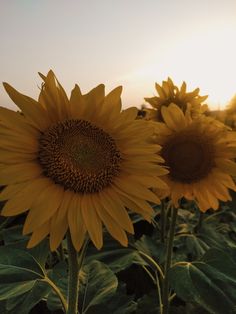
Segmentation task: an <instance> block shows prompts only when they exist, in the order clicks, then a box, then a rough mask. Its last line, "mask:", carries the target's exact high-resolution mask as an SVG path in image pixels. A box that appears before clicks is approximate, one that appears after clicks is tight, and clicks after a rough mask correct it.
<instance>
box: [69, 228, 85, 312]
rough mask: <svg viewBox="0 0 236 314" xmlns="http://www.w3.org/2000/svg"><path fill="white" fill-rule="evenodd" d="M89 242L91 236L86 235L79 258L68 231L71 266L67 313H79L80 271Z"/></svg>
mask: <svg viewBox="0 0 236 314" xmlns="http://www.w3.org/2000/svg"><path fill="white" fill-rule="evenodd" d="M88 243H89V238H88V237H86V239H85V241H84V244H83V247H82V249H81V252H80V255H79V258H78V253H77V251H76V249H75V247H74V245H73V243H72V239H71V235H70V232H68V233H67V248H68V266H69V283H68V311H67V312H66V313H67V314H77V313H79V312H78V298H79V272H80V269H81V268H82V266H83V262H84V258H85V255H86V250H87V246H88Z"/></svg>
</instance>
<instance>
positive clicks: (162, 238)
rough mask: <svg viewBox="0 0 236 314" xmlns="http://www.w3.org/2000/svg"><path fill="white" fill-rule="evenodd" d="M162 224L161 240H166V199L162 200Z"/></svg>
mask: <svg viewBox="0 0 236 314" xmlns="http://www.w3.org/2000/svg"><path fill="white" fill-rule="evenodd" d="M160 224H161V242H162V243H164V242H165V232H166V212H165V201H164V200H162V201H161V217H160Z"/></svg>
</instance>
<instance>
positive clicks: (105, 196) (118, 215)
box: [99, 188, 134, 234]
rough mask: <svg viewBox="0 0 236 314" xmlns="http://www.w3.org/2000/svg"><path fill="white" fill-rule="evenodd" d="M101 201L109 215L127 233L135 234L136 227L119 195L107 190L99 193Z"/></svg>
mask: <svg viewBox="0 0 236 314" xmlns="http://www.w3.org/2000/svg"><path fill="white" fill-rule="evenodd" d="M99 199H100V202H101V204H102V205H103V207H104V209H105V210H106V211H107V212H108V214H109V215H110V216H111V217H112V218H113V219H114V220H115V221H116V222H117V223H118V224H119V225H120V226H121V227H122V228H123V229H125V230H126V231H128V232H129V233H132V234H133V233H134V227H133V224H132V222H131V220H130V217H129V215H128V213H127V211H126V209H125V207H124V204H123V202H122V201H121V200H120V198H119V196H118V194H117V193H116V192H115V191H114V190H112V189H109V188H108V189H106V190H103V191H101V192H100V193H99Z"/></svg>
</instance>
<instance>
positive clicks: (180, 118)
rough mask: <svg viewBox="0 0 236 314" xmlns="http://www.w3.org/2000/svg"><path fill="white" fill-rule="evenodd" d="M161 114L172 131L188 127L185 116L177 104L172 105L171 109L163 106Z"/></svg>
mask: <svg viewBox="0 0 236 314" xmlns="http://www.w3.org/2000/svg"><path fill="white" fill-rule="evenodd" d="M161 114H162V117H163V119H164V120H165V122H166V124H167V126H168V127H169V128H170V129H171V130H174V131H178V130H179V129H180V128H184V127H185V126H186V121H185V117H184V114H183V112H182V110H181V109H180V108H179V107H178V106H176V105H175V104H170V105H169V107H165V106H162V107H161Z"/></svg>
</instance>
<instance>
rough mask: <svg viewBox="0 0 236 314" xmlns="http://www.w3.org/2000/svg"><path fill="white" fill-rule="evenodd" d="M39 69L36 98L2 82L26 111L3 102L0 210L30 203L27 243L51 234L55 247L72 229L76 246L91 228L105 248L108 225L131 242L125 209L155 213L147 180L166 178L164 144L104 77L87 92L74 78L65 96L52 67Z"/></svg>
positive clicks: (9, 212)
mask: <svg viewBox="0 0 236 314" xmlns="http://www.w3.org/2000/svg"><path fill="white" fill-rule="evenodd" d="M40 76H41V77H42V79H43V81H44V83H43V85H42V90H41V92H40V95H39V99H38V101H35V100H34V99H32V98H30V97H28V96H25V95H22V94H20V93H19V92H18V91H16V90H15V89H14V88H13V87H11V86H10V85H9V84H7V83H4V87H5V89H6V91H7V93H8V94H9V96H10V97H11V99H12V100H13V101H14V102H15V104H16V105H17V106H18V107H19V108H20V110H21V111H20V112H14V111H11V110H9V109H6V108H3V107H1V108H0V121H1V124H0V144H1V154H0V163H1V164H0V185H3V186H5V188H4V189H3V191H2V192H1V194H0V200H7V202H6V203H5V206H4V208H3V210H2V212H1V214H2V215H4V216H15V215H18V214H21V213H24V212H26V211H28V214H27V217H26V220H25V223H24V228H23V234H29V233H30V234H31V233H32V235H31V238H30V241H29V243H28V247H33V246H35V245H37V244H38V243H39V242H40V241H42V239H44V238H45V237H46V236H47V235H49V238H50V248H51V250H56V249H57V247H58V245H59V244H60V242H61V241H62V239H63V237H64V235H65V233H66V232H67V230H68V229H69V231H70V233H71V237H72V241H73V245H74V247H75V248H76V250H80V248H81V245H82V244H83V241H84V237H85V234H86V233H87V232H88V234H89V236H90V238H91V240H92V241H93V243H94V245H95V246H96V247H97V248H98V249H100V248H101V247H102V245H103V235H102V227H103V225H104V226H105V227H106V229H107V230H108V232H109V233H110V234H111V235H112V236H113V237H114V238H115V239H117V240H118V241H119V242H120V243H121V244H122V245H124V246H126V245H127V243H128V240H127V235H126V231H127V232H129V233H133V232H134V229H133V224H132V221H131V219H130V217H129V214H128V211H127V209H130V210H133V211H134V212H137V213H139V214H141V215H142V216H143V217H144V218H145V219H147V220H148V221H150V219H151V215H152V212H153V211H152V208H151V206H150V204H149V203H148V202H153V203H159V201H160V200H159V198H158V197H157V196H156V195H155V194H154V193H153V192H151V190H150V189H149V188H150V187H155V186H162V187H164V186H165V183H164V182H163V181H162V180H161V179H160V178H159V176H161V175H164V174H166V172H167V170H166V169H164V168H163V167H162V166H161V165H160V164H159V163H162V162H163V159H162V158H161V157H160V156H159V155H158V154H157V153H158V151H160V146H159V145H157V144H154V145H151V146H150V144H149V143H148V141H147V139H148V138H149V137H150V134H152V132H153V129H152V127H151V126H148V123H147V122H145V121H141V120H136V116H137V109H136V108H129V109H127V110H124V111H121V99H120V95H121V91H122V88H121V87H117V88H116V89H114V90H113V91H111V92H110V93H109V94H108V95H107V96H105V95H104V85H99V86H97V87H96V88H94V89H92V90H91V91H90V92H89V93H88V94H86V95H82V94H81V91H80V88H79V87H78V85H75V88H74V89H73V90H72V92H71V97H70V99H68V98H67V95H66V93H65V91H64V89H63V88H62V86H61V85H60V83H59V82H58V81H57V79H56V77H55V75H54V73H53V72H52V71H49V73H48V75H47V76H44V75H42V74H40Z"/></svg>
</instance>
